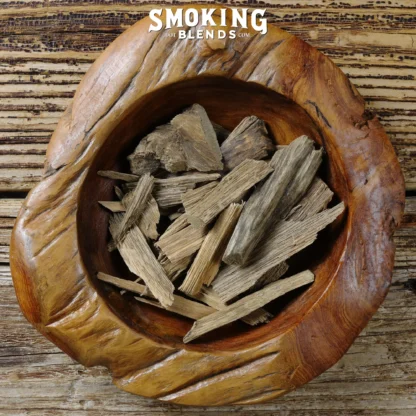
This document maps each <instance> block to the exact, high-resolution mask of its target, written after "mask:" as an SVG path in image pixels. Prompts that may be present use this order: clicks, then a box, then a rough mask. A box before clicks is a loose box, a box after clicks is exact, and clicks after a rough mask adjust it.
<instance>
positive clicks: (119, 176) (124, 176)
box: [97, 170, 139, 182]
mask: <svg viewBox="0 0 416 416" xmlns="http://www.w3.org/2000/svg"><path fill="white" fill-rule="evenodd" d="M97 173H98V175H100V176H102V177H104V178H108V179H114V180H120V181H126V182H137V181H138V180H139V177H138V176H137V175H132V174H130V173H123V172H116V171H113V170H99V171H98V172H97Z"/></svg>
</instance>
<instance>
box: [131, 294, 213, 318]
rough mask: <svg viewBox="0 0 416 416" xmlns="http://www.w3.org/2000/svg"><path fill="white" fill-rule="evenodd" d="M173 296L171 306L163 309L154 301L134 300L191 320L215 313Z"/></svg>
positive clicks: (202, 306)
mask: <svg viewBox="0 0 416 416" xmlns="http://www.w3.org/2000/svg"><path fill="white" fill-rule="evenodd" d="M173 296H174V297H175V300H174V301H173V303H172V305H171V306H168V307H167V308H164V307H163V306H162V305H161V304H160V303H159V302H157V301H154V300H150V299H146V298H139V297H135V299H136V300H138V301H139V302H143V303H147V304H149V305H152V306H156V307H157V308H163V309H166V310H167V311H170V312H173V313H177V314H178V315H182V316H186V317H187V318H191V319H201V318H203V317H205V316H208V315H211V314H212V313H214V312H216V310H215V309H213V308H211V307H210V306H207V305H204V304H202V303H199V302H194V301H192V300H189V299H186V298H183V297H182V296H178V295H173Z"/></svg>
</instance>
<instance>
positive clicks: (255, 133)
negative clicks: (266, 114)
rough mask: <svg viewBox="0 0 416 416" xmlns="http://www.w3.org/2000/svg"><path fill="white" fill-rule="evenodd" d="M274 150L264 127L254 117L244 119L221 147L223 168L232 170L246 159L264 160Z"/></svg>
mask: <svg viewBox="0 0 416 416" xmlns="http://www.w3.org/2000/svg"><path fill="white" fill-rule="evenodd" d="M274 150H276V147H275V146H274V145H273V142H272V141H271V140H270V138H269V136H268V135H267V129H266V125H265V124H264V121H263V120H260V119H259V118H258V117H256V116H250V117H246V118H244V119H243V120H241V122H240V124H239V125H238V126H237V127H236V128H235V129H234V130H233V131H232V132H231V133H230V135H229V136H228V138H227V139H226V140H225V141H224V143H223V144H222V145H221V153H222V156H223V157H224V167H225V169H227V170H232V169H234V168H235V167H236V166H238V165H239V164H240V163H241V162H242V161H243V160H246V159H256V160H260V159H264V158H266V157H267V156H269V154H270V153H271V152H272V151H274Z"/></svg>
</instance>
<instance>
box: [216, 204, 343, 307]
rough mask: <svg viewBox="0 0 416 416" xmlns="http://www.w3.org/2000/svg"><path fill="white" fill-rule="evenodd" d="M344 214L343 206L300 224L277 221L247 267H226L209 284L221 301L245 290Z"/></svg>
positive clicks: (340, 205)
mask: <svg viewBox="0 0 416 416" xmlns="http://www.w3.org/2000/svg"><path fill="white" fill-rule="evenodd" d="M343 211H344V204H343V203H340V204H338V205H336V206H335V207H334V208H331V209H328V210H326V211H323V212H320V213H318V214H315V215H311V216H310V217H308V218H306V219H305V220H303V221H281V222H279V223H278V224H277V225H276V226H275V227H274V228H272V229H270V230H269V233H268V236H267V239H265V240H264V241H263V242H262V244H260V245H259V246H258V247H257V249H256V250H255V251H254V253H253V256H252V259H251V261H250V263H249V264H248V265H247V266H244V267H241V266H238V265H231V266H226V267H224V268H223V269H222V270H220V272H219V273H218V275H217V277H216V279H215V280H214V281H213V282H212V289H213V290H214V291H215V292H216V293H217V294H218V295H219V296H220V298H221V300H222V301H223V302H228V301H230V300H231V299H234V298H235V297H236V296H238V295H239V294H241V293H243V292H245V291H246V290H249V289H250V288H251V287H252V286H253V285H255V283H256V282H257V281H258V280H259V279H260V278H261V277H262V276H263V275H264V274H265V273H266V272H267V271H268V270H270V269H271V268H273V267H275V266H277V265H278V264H280V263H282V262H283V261H285V260H287V259H288V258H290V257H292V256H293V255H294V254H296V253H298V252H299V251H301V250H303V249H304V248H305V247H307V246H309V245H310V244H312V243H313V242H314V241H315V240H316V238H317V236H318V232H319V231H321V230H322V229H324V228H325V227H326V226H327V225H328V224H330V223H331V222H333V221H334V220H335V219H336V218H337V217H338V216H339V215H340V214H341V213H342V212H343Z"/></svg>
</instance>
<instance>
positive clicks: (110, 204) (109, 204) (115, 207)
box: [98, 201, 126, 212]
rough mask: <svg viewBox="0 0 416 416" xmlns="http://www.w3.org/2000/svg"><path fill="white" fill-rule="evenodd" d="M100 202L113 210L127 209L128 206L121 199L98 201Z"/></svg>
mask: <svg viewBox="0 0 416 416" xmlns="http://www.w3.org/2000/svg"><path fill="white" fill-rule="evenodd" d="M98 203H99V204H100V205H102V206H103V207H104V208H106V209H108V210H109V211H111V212H125V211H126V207H125V206H124V205H123V204H122V203H121V202H120V201H98Z"/></svg>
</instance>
